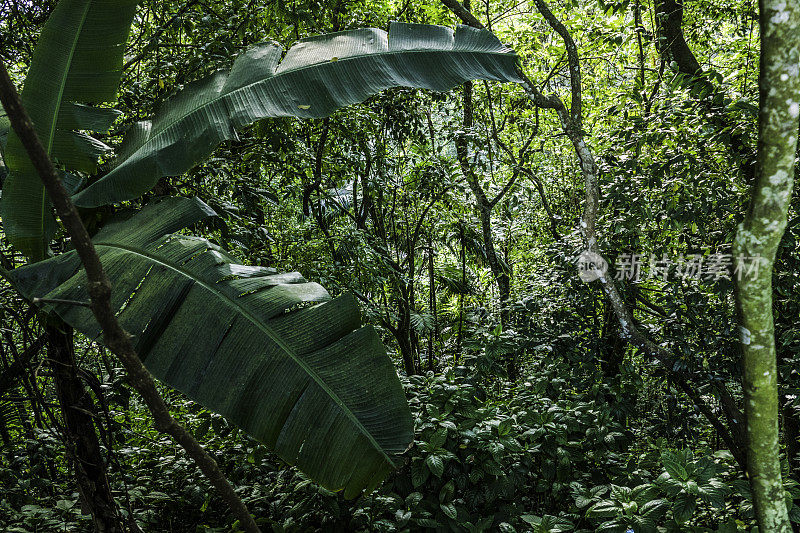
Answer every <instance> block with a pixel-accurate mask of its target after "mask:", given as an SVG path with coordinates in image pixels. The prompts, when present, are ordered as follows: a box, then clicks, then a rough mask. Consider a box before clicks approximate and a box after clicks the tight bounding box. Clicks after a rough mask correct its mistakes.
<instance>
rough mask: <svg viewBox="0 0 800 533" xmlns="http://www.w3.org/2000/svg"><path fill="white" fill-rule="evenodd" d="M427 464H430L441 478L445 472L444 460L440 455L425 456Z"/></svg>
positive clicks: (435, 473) (433, 472)
mask: <svg viewBox="0 0 800 533" xmlns="http://www.w3.org/2000/svg"><path fill="white" fill-rule="evenodd" d="M425 464H426V465H428V468H429V469H430V471H431V473H432V474H433V475H434V476H436V477H438V478H440V477H442V474H444V461H443V460H442V458H441V457H439V456H438V455H429V456H428V457H426V458H425Z"/></svg>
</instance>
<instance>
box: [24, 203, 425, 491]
mask: <svg viewBox="0 0 800 533" xmlns="http://www.w3.org/2000/svg"><path fill="white" fill-rule="evenodd" d="M212 215H214V213H213V211H212V210H211V209H210V208H209V207H208V206H207V205H205V204H204V203H203V202H201V201H199V200H196V199H186V198H171V199H167V200H165V201H162V202H160V203H157V204H154V205H150V206H147V207H145V208H144V209H142V210H141V211H140V212H138V213H136V214H134V215H132V216H130V217H128V218H126V219H123V220H120V221H117V222H114V223H111V224H109V225H107V226H106V227H104V228H103V229H102V230H101V231H100V232H98V234H97V235H96V236H95V237H94V239H93V240H94V244H95V246H96V248H97V250H98V253H99V254H100V258H101V260H102V262H103V266H104V267H105V269H106V271H107V273H108V275H109V277H110V278H111V279H112V280H113V283H114V289H113V295H112V302H111V303H112V306H113V308H114V309H115V310H116V312H117V315H118V318H119V320H120V322H121V324H122V325H123V327H125V329H126V330H127V331H128V332H129V333H131V334H132V335H133V336H134V337H133V338H134V342H135V346H136V350H137V352H138V354H139V357H141V359H142V360H143V362H144V364H145V366H146V367H147V368H148V369H149V370H150V372H152V373H153V374H154V375H155V376H156V377H157V378H159V379H160V380H162V381H164V382H165V383H167V384H169V385H171V386H173V387H175V388H176V389H178V390H180V391H183V392H184V393H185V394H186V395H188V396H189V397H190V398H192V399H194V400H196V401H197V402H199V403H201V404H202V405H204V406H206V407H207V408H208V409H211V410H213V411H216V412H217V413H220V414H222V415H223V416H225V417H226V418H227V419H228V420H230V421H232V422H233V423H235V424H237V425H238V426H239V427H241V428H242V429H243V430H244V431H246V432H247V433H249V434H250V435H252V436H253V437H255V438H256V439H258V440H259V441H261V442H262V443H264V444H265V445H267V446H268V447H270V448H272V449H273V450H275V451H276V452H277V454H278V455H279V456H280V457H281V458H283V460H285V461H286V462H287V463H289V464H293V465H297V467H298V468H300V469H301V470H302V471H304V472H305V473H307V474H308V475H309V476H310V477H311V478H312V479H314V480H315V481H317V482H319V483H320V484H322V485H323V486H324V487H327V488H329V489H331V490H344V493H345V495H346V496H347V497H352V496H355V495H357V494H359V493H360V492H361V491H362V490H364V489H368V490H369V489H371V488H373V487H375V486H376V485H377V484H378V483H379V482H380V481H381V480H383V479H384V477H385V476H386V475H387V474H388V473H389V472H390V471H391V470H392V469H394V468H395V465H396V462H397V461H398V456H399V455H400V454H401V453H403V451H405V450H406V448H407V447H408V446H409V445H410V443H411V441H412V438H413V423H412V419H411V414H410V411H409V409H408V405H407V403H406V399H405V395H404V393H403V390H402V388H401V386H400V382H399V380H398V378H397V374H396V372H395V369H394V366H393V364H392V361H391V360H390V359H389V357H388V356H387V355H386V352H385V349H384V347H383V345H382V344H381V341H380V339H379V338H378V335H377V334H376V332H375V331H374V329H373V328H372V327H360V318H361V315H360V310H359V307H358V304H357V303H356V301H355V299H354V298H353V297H352V296H350V295H343V296H339V297H337V298H334V299H331V298H330V296H329V294H328V293H327V291H326V290H325V289H324V288H322V287H321V286H320V285H318V284H316V283H309V282H306V281H305V280H304V279H303V278H302V277H301V276H300V275H299V274H297V273H288V274H279V273H277V272H275V270H273V269H269V268H264V267H256V266H244V265H238V264H235V263H234V262H233V261H232V260H231V258H230V257H229V256H228V255H227V254H226V253H225V252H224V251H223V250H221V249H220V248H218V247H217V246H215V245H213V244H211V243H210V242H209V241H207V240H206V239H202V238H199V237H193V236H190V235H184V234H176V233H174V232H176V231H179V230H181V229H182V228H185V227H187V226H191V225H193V224H196V223H197V222H199V221H201V220H203V219H204V218H206V217H209V216H212ZM11 276H12V278H13V280H14V283H15V284H16V285H17V286H18V288H19V289H20V290H21V291H22V293H23V294H24V295H25V296H26V297H28V298H33V297H42V298H57V299H66V300H87V299H88V293H87V290H86V283H87V280H86V276H85V273H84V271H83V269H82V267H81V266H80V261H79V259H78V257H77V256H76V254H75V252H67V253H65V254H62V255H59V256H56V257H53V258H51V259H48V260H45V261H42V262H39V263H34V264H31V265H28V266H25V267H22V268H18V269H16V270H14V271H12V272H11ZM52 307H53V310H54V311H55V312H56V313H58V314H59V315H60V316H61V317H62V318H63V319H64V321H65V322H67V323H68V324H70V325H72V326H73V327H75V328H76V329H77V330H79V331H81V332H83V333H84V334H86V335H87V336H89V337H91V338H94V337H97V336H98V335H99V334H100V330H99V326H98V324H97V322H96V321H95V319H94V317H93V315H92V314H91V312H90V310H89V309H87V308H86V307H81V306H76V305H64V304H59V305H53V306H52Z"/></svg>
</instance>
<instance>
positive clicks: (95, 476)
mask: <svg viewBox="0 0 800 533" xmlns="http://www.w3.org/2000/svg"><path fill="white" fill-rule="evenodd" d="M46 330H47V354H48V357H49V359H50V366H51V368H52V370H53V378H54V380H55V386H56V394H57V396H58V402H59V404H60V405H61V412H62V415H63V417H64V432H65V438H66V442H65V443H64V445H65V447H66V449H67V454H68V456H69V459H70V462H71V463H72V464H73V466H74V468H75V479H76V481H77V483H78V492H79V493H80V495H81V503H82V505H83V507H84V509H86V510H88V511H89V512H90V513H91V514H92V520H93V523H94V528H95V531H98V532H101V533H105V532H116V531H123V530H124V528H123V525H122V519H121V517H120V515H119V512H118V510H117V504H116V502H115V501H114V497H113V495H112V494H111V487H110V486H109V484H108V477H107V475H106V464H105V461H104V460H103V455H102V451H101V449H100V442H99V440H98V437H97V433H96V431H95V426H94V421H93V420H92V413H94V412H95V409H94V402H92V400H91V398H90V396H89V394H88V392H87V391H86V389H85V388H84V386H83V383H82V382H81V380H80V378H79V377H78V372H77V366H76V364H75V352H74V344H73V337H72V329H71V328H69V327H68V326H66V325H64V324H63V323H62V324H56V325H48V326H47V328H46Z"/></svg>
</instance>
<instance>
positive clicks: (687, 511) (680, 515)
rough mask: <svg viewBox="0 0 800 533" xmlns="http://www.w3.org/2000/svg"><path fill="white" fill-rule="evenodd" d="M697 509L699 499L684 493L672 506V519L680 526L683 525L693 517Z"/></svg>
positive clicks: (679, 495)
mask: <svg viewBox="0 0 800 533" xmlns="http://www.w3.org/2000/svg"><path fill="white" fill-rule="evenodd" d="M695 507H697V499H696V498H695V497H694V496H693V495H691V494H687V493H685V492H682V493H680V494H678V497H677V498H675V503H673V504H672V517H673V518H674V519H675V521H676V522H678V523H679V524H683V523H684V522H686V521H687V520H689V519H690V518H691V517H692V515H693V514H694V509H695Z"/></svg>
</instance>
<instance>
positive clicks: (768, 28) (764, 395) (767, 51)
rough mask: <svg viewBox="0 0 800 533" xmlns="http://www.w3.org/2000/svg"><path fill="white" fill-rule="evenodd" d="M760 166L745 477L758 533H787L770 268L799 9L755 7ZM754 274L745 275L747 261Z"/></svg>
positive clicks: (745, 325) (747, 338) (750, 221)
mask: <svg viewBox="0 0 800 533" xmlns="http://www.w3.org/2000/svg"><path fill="white" fill-rule="evenodd" d="M760 8H761V9H760V25H761V60H760V79H759V93H760V116H759V138H758V163H757V171H756V182H755V185H754V188H753V196H752V199H751V204H750V209H749V211H748V213H747V216H746V217H745V220H744V222H742V224H741V225H740V226H739V230H738V232H737V235H736V240H735V243H734V253H735V255H736V257H737V263H738V266H739V271H738V272H737V276H736V287H737V302H738V310H739V317H740V331H741V342H742V352H743V388H744V394H745V414H746V419H747V435H748V450H747V453H748V459H747V470H748V475H749V477H750V486H751V490H752V494H753V503H754V505H755V511H756V517H757V519H758V524H759V527H760V530H761V531H764V532H789V531H792V529H791V526H790V524H789V518H788V513H787V509H786V503H785V500H784V491H783V483H782V480H781V467H780V460H779V457H778V450H779V447H778V372H777V364H776V356H775V335H774V327H773V317H772V267H773V263H774V261H775V253H776V251H777V249H778V244H779V242H780V240H781V237H782V236H783V232H784V229H785V228H786V220H787V215H788V211H789V202H790V200H791V196H792V187H793V182H794V171H795V154H796V150H797V132H798V116H799V115H800V72H798V70H799V69H800V5H798V4H797V3H796V2H793V1H791V2H787V1H786V0H761V1H760ZM745 261H748V262H749V266H752V262H753V261H757V262H758V263H759V264H758V269H757V270H755V269H753V270H752V271H749V272H743V270H744V267H745V265H744V262H745Z"/></svg>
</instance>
